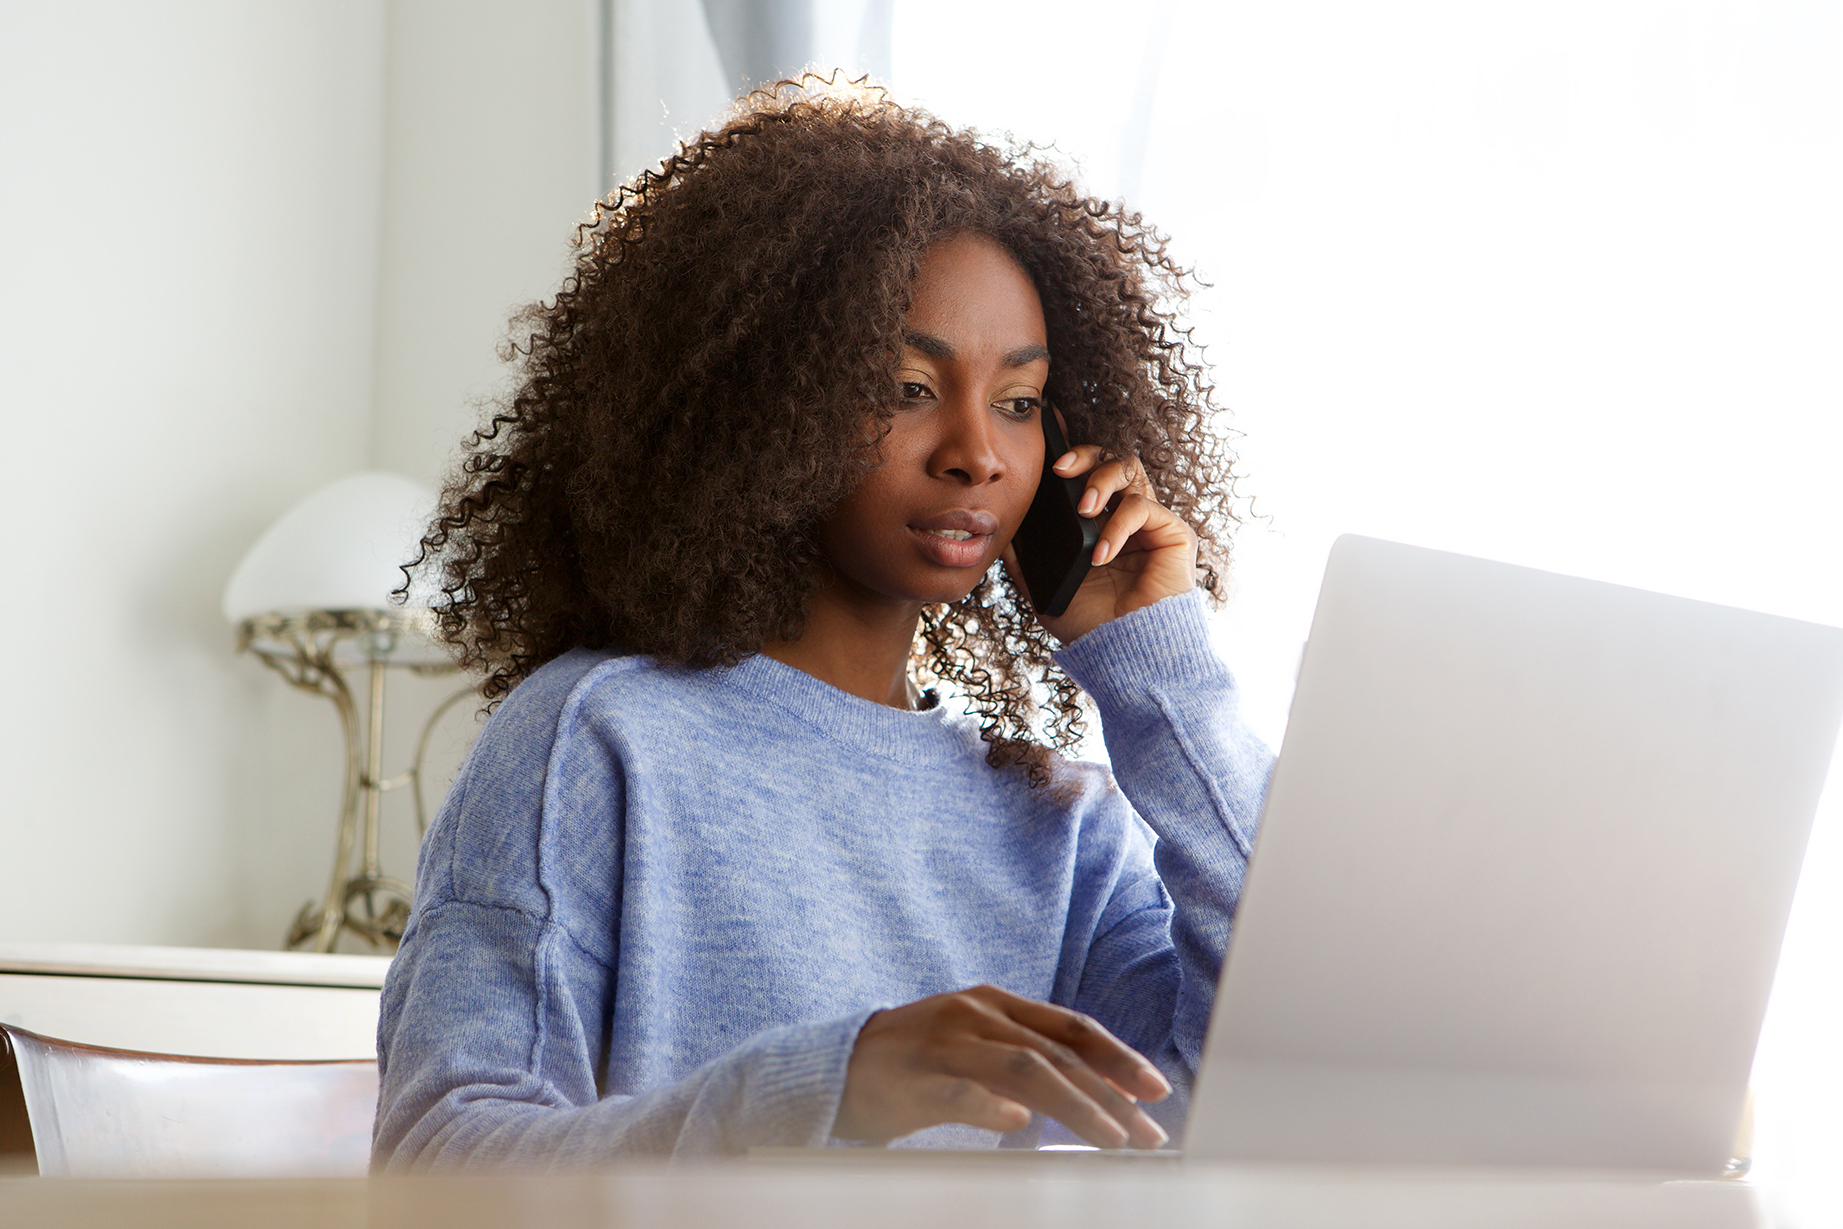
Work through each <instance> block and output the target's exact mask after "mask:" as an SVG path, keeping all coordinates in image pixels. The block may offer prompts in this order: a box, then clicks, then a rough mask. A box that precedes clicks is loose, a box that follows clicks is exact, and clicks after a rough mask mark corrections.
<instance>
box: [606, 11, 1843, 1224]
mask: <svg viewBox="0 0 1843 1229" xmlns="http://www.w3.org/2000/svg"><path fill="white" fill-rule="evenodd" d="M621 2H622V3H628V4H636V5H637V4H638V0H621ZM674 5H676V6H677V7H676V8H674ZM647 8H648V11H650V12H654V13H659V12H664V11H665V10H666V9H672V10H673V11H674V12H676V13H678V14H679V15H678V16H677V17H675V18H673V19H672V20H676V21H679V22H680V23H681V24H682V25H684V26H685V27H686V28H695V27H696V21H695V20H694V19H701V17H700V14H699V11H698V10H699V3H698V0H659V2H658V3H655V4H652V5H649V6H647ZM623 11H626V10H623ZM864 11H865V10H864V8H863V6H862V5H861V3H857V2H856V0H839V8H838V11H837V12H835V13H830V15H828V12H829V11H821V10H820V9H815V10H814V12H815V13H818V14H819V16H818V17H817V18H816V23H817V24H816V25H815V27H814V28H815V30H816V31H817V32H816V33H815V34H814V38H815V39H816V40H819V41H821V42H823V41H824V40H826V39H830V40H831V42H830V43H829V44H827V45H828V46H831V47H833V48H837V47H839V46H852V45H854V44H853V43H852V40H854V39H861V37H862V31H863V28H864V22H863V13H864ZM686 14H689V15H688V16H687V15H686ZM840 14H842V16H841V15H840ZM854 23H855V24H854ZM658 28H661V29H663V28H664V27H663V26H660V27H658ZM706 29H707V27H706ZM893 30H894V35H893V43H892V48H893V50H892V58H891V61H890V73H889V75H890V79H891V82H892V84H893V85H894V87H895V89H896V91H897V93H898V95H899V96H901V97H903V98H905V99H907V100H911V101H918V102H921V103H924V104H926V105H928V106H930V107H932V108H933V109H935V110H936V111H937V112H939V113H940V114H941V115H943V116H944V117H946V118H948V119H950V120H954V121H957V122H962V123H968V124H972V125H974V126H977V127H980V128H983V129H986V130H989V131H1010V132H1013V133H1015V134H1016V135H1018V136H1019V137H1023V138H1028V139H1032V140H1036V141H1039V142H1054V143H1055V145H1056V147H1057V148H1058V150H1060V151H1061V152H1062V153H1063V154H1064V155H1066V156H1067V157H1068V158H1070V159H1071V160H1072V161H1073V162H1074V163H1075V164H1076V165H1077V166H1078V168H1079V170H1080V172H1081V173H1082V175H1083V177H1084V178H1085V180H1086V182H1087V184H1088V185H1089V187H1090V188H1091V189H1092V190H1094V191H1096V192H1097V193H1100V194H1102V195H1107V196H1116V197H1120V196H1123V197H1124V198H1125V199H1126V200H1127V201H1128V202H1129V203H1130V204H1131V205H1132V206H1134V207H1135V208H1140V209H1143V210H1144V211H1145V213H1146V214H1147V215H1148V216H1149V217H1150V218H1152V219H1153V220H1154V221H1156V222H1157V223H1158V224H1159V225H1160V226H1161V227H1163V228H1164V229H1166V230H1167V231H1168V232H1169V233H1170V234H1171V235H1172V236H1173V239H1174V245H1175V247H1176V249H1177V250H1178V251H1179V252H1180V254H1182V255H1184V256H1185V257H1187V258H1188V259H1189V260H1190V261H1192V262H1193V263H1194V264H1195V265H1196V266H1197V268H1198V269H1199V271H1200V272H1201V273H1202V274H1203V276H1204V277H1205V278H1206V279H1207V280H1208V281H1209V282H1210V283H1211V288H1210V289H1208V290H1206V291H1204V292H1203V293H1202V294H1200V295H1199V297H1198V298H1197V300H1196V302H1195V305H1194V306H1195V317H1196V321H1197V324H1198V336H1199V337H1200V338H1201V339H1202V340H1204V341H1206V342H1207V343H1208V345H1209V357H1210V358H1211V359H1212V360H1213V362H1214V364H1215V369H1216V374H1217V377H1218V380H1219V384H1220V388H1221V395H1222V400H1223V402H1224V403H1225V404H1226V405H1227V406H1228V407H1229V409H1230V411H1231V415H1232V416H1231V418H1230V420H1229V423H1230V425H1231V426H1232V428H1233V429H1234V430H1236V431H1238V432H1240V433H1241V434H1240V437H1239V439H1238V441H1237V445H1238V448H1239V451H1240V454H1241V457H1242V473H1243V488H1242V489H1243V492H1244V493H1245V494H1246V495H1247V496H1249V497H1251V499H1252V503H1251V504H1250V505H1248V507H1247V508H1246V509H1245V511H1247V512H1248V513H1249V515H1250V517H1251V519H1250V520H1249V522H1248V523H1247V524H1246V525H1245V527H1244V528H1243V531H1242V532H1241V534H1240V537H1239V539H1238V542H1237V556H1236V564H1235V569H1234V582H1235V597H1234V600H1233V602H1232V604H1231V606H1230V608H1229V610H1228V611H1227V613H1226V614H1225V616H1224V617H1223V618H1222V620H1221V624H1220V635H1221V640H1222V646H1223V651H1224V654H1225V656H1226V657H1227V658H1228V660H1229V661H1230V662H1231V663H1232V664H1233V665H1234V666H1235V667H1236V669H1237V671H1238V673H1239V675H1240V677H1241V678H1242V680H1243V683H1244V687H1245V689H1246V692H1247V697H1248V703H1249V709H1250V713H1251V715H1252V717H1253V719H1254V721H1255V723H1256V725H1257V726H1258V727H1259V728H1261V730H1262V731H1263V732H1264V733H1266V734H1267V735H1268V736H1269V737H1270V738H1272V739H1274V740H1276V741H1277V740H1278V738H1279V735H1280V733H1281V732H1282V730H1283V727H1284V722H1285V712H1286V705H1287V701H1288V699H1289V696H1290V686H1291V674H1292V669H1293V666H1294V663H1295V661H1296V659H1297V654H1298V649H1299V645H1300V642H1301V641H1302V640H1303V638H1304V636H1305V633H1306V630H1307V625H1308V622H1309V618H1310V615H1311V610H1312V605H1313V601H1314V598H1315V593H1316V585H1317V581H1318V576H1319V572H1320V569H1321V568H1322V566H1323V561H1324V557H1325V553H1326V551H1327V549H1328V548H1329V545H1330V542H1331V540H1332V538H1333V537H1335V536H1336V535H1337V534H1338V533H1342V532H1362V533H1369V534H1374V535H1377V536H1381V537H1388V538H1395V539H1399V540H1405V541H1410V542H1417V543H1421V544H1425V545H1429V546H1436V547H1441V548H1446V549H1452V550H1459V551H1464V552H1467V553H1472V554H1479V555H1485V556H1490V557H1494V558H1500V559H1506V560H1510V561H1513V562H1519V563H1526V564H1531V565H1534V566H1538V567H1545V568H1550V569H1553V570H1557V571H1562V572H1569V573H1574V574H1578V575H1585V576H1592V577H1597V578H1601V579H1606V580H1612V581H1617V582H1621V583H1625V584H1632V585H1637V586H1641V587H1645V588H1651V589H1658V590H1663V591H1666V592H1673V593H1680V594H1686V595H1689V596H1693V597H1699V598H1705V599H1708V600H1712V601H1718V602H1725V603H1730V604H1734V605H1740V606H1747V607H1752V608H1754V609H1759V610H1767V611H1773V612H1776V613H1781V614H1786V615H1792V616H1796V617H1800V618H1805V619H1811V620H1815V621H1819V622H1824V623H1831V624H1843V549H1840V545H1843V481H1838V480H1837V478H1836V477H1835V475H1834V470H1835V468H1836V458H1837V455H1838V453H1839V446H1840V445H1843V415H1840V414H1839V410H1840V409H1843V364H1839V363H1838V362H1837V359H1836V353H1837V338H1838V337H1839V336H1840V335H1843V327H1840V326H1843V293H1840V292H1839V290H1838V287H1840V286H1843V237H1840V235H1839V229H1838V227H1837V225H1836V219H1837V218H1839V217H1843V156H1840V155H1843V74H1839V73H1837V72H1836V71H1835V65H1836V64H1837V63H1838V61H1839V52H1843V30H1840V27H1839V10H1838V9H1837V8H1836V7H1835V6H1833V5H1830V4H1827V3H1822V2H1817V0H1808V2H1804V3H1799V2H1793V0H1781V2H1776V3H1775V2H1760V0H1704V2H1702V3H1698V4H1695V5H1679V4H1670V3H1665V2H1663V0H1593V2H1591V3H1589V2H1584V0H1555V2H1553V3H1549V4H1544V5H1522V6H1516V5H1479V4H1475V3H1468V2H1464V0H1446V2H1439V0H1403V2H1402V3H1399V4H1391V5H1374V4H1367V3H1362V2H1361V0H1343V2H1333V0H1298V2H1295V3H1288V4H1253V3H1229V4H1223V3H1214V2H1210V0H1145V2H1143V3H1139V4H1135V5H1121V4H1117V3H1109V4H1101V3H1095V2H1093V0H1061V2H1060V3H1058V4H1056V5H1055V6H1048V5H1044V4H1040V3H1029V2H1025V0H894V9H893ZM706 37H707V35H706ZM618 45H619V42H618V40H617V46H618ZM629 53H631V54H632V55H636V56H639V57H641V59H642V60H645V59H646V57H648V56H649V55H651V54H652V53H651V52H649V51H648V50H647V45H636V46H635V47H630V49H629V52H626V53H623V55H624V56H625V55H627V54H629ZM698 54H701V55H704V56H706V57H707V61H706V62H705V68H708V70H709V71H708V72H705V69H704V68H696V66H695V65H694V66H693V68H694V71H693V72H692V74H691V75H692V77H697V76H698V74H699V73H702V74H703V76H702V77H699V78H698V79H699V80H702V81H705V82H706V83H707V84H709V87H710V90H711V91H715V94H714V95H710V96H712V97H714V98H715V101H713V102H707V103H699V104H698V105H695V106H690V107H686V108H682V109H675V110H673V112H672V114H673V117H674V119H675V121H676V122H677V123H678V126H679V127H680V128H681V129H682V130H684V131H690V130H692V129H695V128H696V127H697V126H698V125H699V124H701V123H702V122H703V121H704V119H705V118H706V117H707V116H708V114H709V113H710V112H712V111H714V110H716V109H717V108H718V107H720V106H721V104H722V101H723V93H724V89H725V86H724V78H723V77H722V76H721V72H720V68H719V67H718V63H719V62H718V59H717V57H716V56H715V54H714V52H710V51H704V52H700V53H698ZM693 58H694V59H695V58H696V57H695V56H694V57H693ZM813 58H815V59H818V60H821V61H825V60H827V59H828V58H831V59H834V60H835V61H836V62H845V57H844V56H843V55H842V54H839V53H837V52H823V53H822V52H821V51H819V50H816V51H815V53H814V57H813ZM628 62H629V61H628V60H627V59H625V58H623V59H622V60H621V64H622V65H626V64H628ZM649 63H650V65H651V66H650V67H647V66H646V65H643V68H644V70H645V71H660V70H659V63H660V62H659V61H657V59H656V57H655V59H654V60H653V61H650V62H649ZM689 79H690V78H685V77H682V76H681V77H672V76H671V74H669V73H668V74H664V75H662V76H661V77H660V78H659V80H660V81H661V82H662V84H660V85H658V86H657V87H655V86H654V85H650V84H649V85H647V86H646V88H645V90H642V91H641V94H642V95H644V96H645V97H648V98H651V99H652V100H653V101H651V102H648V103H647V104H646V106H644V107H642V108H641V111H640V112H637V113H636V114H642V118H645V117H646V116H649V115H650V116H651V117H653V118H652V121H651V122H653V123H654V124H655V133H654V135H657V132H658V128H657V116H658V113H659V109H660V105H661V104H660V103H659V101H658V99H659V98H662V97H666V96H668V95H669V93H670V90H671V89H674V88H680V87H682V86H684V84H685V82H686V81H687V80H689ZM622 89H623V91H626V89H627V86H625V85H623V86H622ZM648 91H650V93H648ZM707 94H708V91H707ZM627 96H628V95H627V93H626V92H623V94H622V97H623V98H626V97H627ZM674 97H676V96H674ZM672 106H673V107H674V108H679V104H678V103H676V102H675V103H673V104H672ZM648 107H650V108H651V110H650V111H648V110H647V108H648ZM700 108H701V109H700ZM637 122H638V121H636V123H637ZM622 131H626V130H625V129H623V130H622ZM663 152H664V149H663V148H660V149H658V151H657V152H655V153H653V154H652V155H651V157H657V156H658V154H659V153H663ZM1838 793H1839V791H1838V790H1835V789H1833V790H1832V791H1831V796H1830V797H1828V798H1827V799H1826V801H1825V803H1824V805H1823V807H1822V809H1821V810H1820V815H1819V820H1818V826H1817V830H1816V833H1815V836H1814V838H1813V842H1812V846H1811V852H1810V856H1809V858H1808V860H1807V865H1806V872H1805V876H1804V880H1803V882H1802V885H1801V888H1800V895H1799V899H1798V903H1797V906H1796V910H1795V914H1794V918H1793V923H1792V929H1791V933H1790V937H1789V938H1788V941H1787V946H1786V951H1785V955H1784V959H1783V961H1782V964H1781V970H1780V977H1779V981H1778V983H1777V986H1776V988H1775V997H1774V1003H1773V1007H1772V1010H1771V1013H1770V1015H1769V1019H1768V1023H1767V1028H1766V1034H1765V1038H1764V1040H1763V1042H1762V1046H1761V1051H1760V1056H1759V1060H1758V1063H1757V1066H1756V1076H1755V1083H1756V1087H1757V1089H1758V1092H1759V1097H1760V1105H1759V1113H1760V1118H1759V1140H1758V1149H1757V1151H1758V1156H1759V1166H1760V1171H1761V1173H1762V1176H1763V1177H1771V1178H1774V1179H1775V1180H1776V1181H1777V1182H1778V1183H1779V1184H1780V1187H1781V1189H1782V1190H1786V1191H1791V1192H1796V1190H1797V1189H1798V1187H1799V1183H1800V1182H1801V1180H1803V1179H1804V1178H1814V1177H1815V1176H1816V1175H1818V1174H1821V1173H1825V1172H1826V1171H1827V1169H1828V1168H1829V1167H1830V1166H1831V1164H1832V1163H1833V1161H1834V1158H1835V1157H1837V1156H1840V1155H1843V1128H1839V1126H1838V1125H1837V1124H1838V1123H1839V1122H1843V1112H1840V1111H1843V1046H1839V1044H1838V1043H1837V1042H1836V1040H1835V1039H1836V1038H1838V1037H1843V805H1839V804H1840V803H1843V798H1839V797H1838V796H1837V795H1838ZM1735 839H1736V840H1737V841H1742V840H1746V839H1747V834H1746V832H1745V831H1739V832H1736V833H1735ZM1710 907H1711V908H1714V909H1719V908H1721V902H1720V901H1719V900H1712V901H1711V902H1710ZM1793 1197H1795V1195H1794V1196H1793Z"/></svg>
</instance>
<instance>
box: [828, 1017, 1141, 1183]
mask: <svg viewBox="0 0 1843 1229" xmlns="http://www.w3.org/2000/svg"><path fill="white" fill-rule="evenodd" d="M1170 1091H1171V1086H1170V1085H1169V1084H1168V1083H1166V1081H1165V1077H1164V1076H1162V1075H1160V1074H1159V1071H1158V1068H1156V1067H1154V1066H1153V1065H1152V1064H1151V1063H1149V1062H1147V1061H1146V1060H1145V1059H1143V1058H1141V1057H1140V1056H1139V1055H1138V1054H1136V1053H1134V1052H1133V1050H1132V1049H1131V1048H1130V1047H1129V1046H1127V1045H1126V1044H1125V1043H1124V1042H1122V1041H1120V1040H1119V1039H1118V1038H1116V1037H1115V1036H1114V1035H1113V1034H1112V1033H1110V1032H1108V1031H1107V1030H1106V1029H1105V1028H1103V1027H1101V1026H1100V1025H1099V1024H1097V1023H1096V1022H1095V1021H1093V1020H1091V1019H1089V1018H1088V1017H1087V1016H1084V1015H1081V1014H1080V1013H1079V1012H1073V1011H1069V1010H1068V1009H1067V1008H1063V1007H1057V1006H1054V1005H1052V1004H1049V1003H1039V1002H1036V1001H1034V1000H1032V999H1026V998H1021V997H1019V996H1018V995H1015V994H1011V993H1009V992H1008V991H1005V990H1000V989H998V988H997V987H995V986H975V987H974V988H972V989H970V990H960V991H956V992H954V993H952V994H937V995H935V996H933V997H932V998H926V999H921V1000H919V1001H917V1002H914V1003H910V1004H908V1005H906V1006H903V1007H892V1008H890V1009H889V1010H887V1011H880V1012H877V1013H876V1014H875V1015H873V1016H871V1017H870V1020H869V1021H868V1022H867V1023H866V1024H865V1025H864V1028H863V1030H862V1031H861V1032H859V1034H858V1040H857V1047H856V1048H855V1049H854V1050H853V1051H852V1052H851V1065H850V1067H849V1068H848V1070H847V1073H846V1077H845V1094H844V1096H843V1098H841V1100H840V1102H839V1107H838V1115H837V1118H836V1119H835V1121H834V1123H833V1127H832V1134H833V1135H834V1136H836V1137H838V1138H839V1139H860V1140H868V1141H871V1142H876V1143H883V1142H887V1141H889V1140H892V1139H896V1138H898V1137H900V1136H903V1135H908V1134H910V1133H911V1132H914V1131H919V1130H922V1129H923V1128H925V1127H931V1126H937V1125H939V1124H941V1123H944V1122H963V1123H967V1124H969V1125H971V1126H975V1127H983V1128H985V1129H986V1130H989V1131H1000V1132H1005V1131H1018V1130H1022V1129H1023V1128H1024V1127H1025V1126H1027V1125H1029V1123H1030V1115H1031V1113H1032V1112H1033V1111H1034V1112H1036V1113H1040V1114H1045V1115H1047V1116H1049V1117H1051V1118H1054V1119H1055V1120H1056V1121H1058V1122H1060V1123H1062V1124H1063V1125H1064V1126H1066V1127H1068V1128H1069V1129H1070V1130H1072V1131H1074V1132H1075V1133H1076V1134H1078V1135H1080V1136H1081V1137H1082V1138H1083V1139H1085V1140H1087V1141H1088V1142H1089V1143H1091V1144H1094V1145H1095V1146H1097V1147H1101V1148H1157V1147H1159V1146H1160V1145H1161V1144H1163V1143H1164V1142H1165V1132H1164V1130H1163V1129H1162V1128H1161V1127H1160V1126H1159V1125H1158V1124H1157V1123H1156V1122H1153V1121H1152V1120H1151V1119H1150V1118H1148V1117H1147V1116H1146V1114H1145V1112H1144V1111H1143V1110H1141V1109H1140V1108H1139V1106H1138V1104H1137V1102H1139V1101H1157V1100H1160V1099H1162V1098H1163V1097H1164V1096H1165V1095H1166V1094H1167V1093H1169V1092H1170Z"/></svg>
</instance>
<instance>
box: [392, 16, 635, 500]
mask: <svg viewBox="0 0 1843 1229" xmlns="http://www.w3.org/2000/svg"><path fill="white" fill-rule="evenodd" d="M594 11H595V10H594V4H593V0H520V2H519V3H516V4H509V3H505V2H504V0H391V2H390V3H389V5H388V12H389V38H388V48H389V50H388V63H387V68H386V72H385V80H386V83H387V84H386V90H387V104H386V128H385V176H384V198H383V263H382V267H381V270H380V280H379V288H378V364H377V373H376V384H375V397H376V405H377V415H376V418H375V420H374V434H373V437H372V456H373V458H374V461H375V463H376V464H377V465H378V467H379V468H382V469H390V470H396V471H398V472H401V473H404V474H408V475H409V476H410V477H412V478H416V479H418V480H419V481H423V482H427V483H429V484H431V485H434V484H435V483H436V482H437V481H438V480H439V478H440V476H441V474H442V472H443V471H444V470H445V468H446V466H447V464H448V461H449V459H450V456H451V454H452V452H453V449H454V446H455V444H456V442H457V441H458V440H459V439H460V437H461V435H462V433H463V432H464V431H465V430H466V429H467V428H469V427H471V426H472V425H473V422H474V406H475V404H476V403H477V402H478V401H479V400H480V399H481V398H483V397H487V396H490V395H492V394H494V393H496V392H498V391H500V390H501V389H503V388H504V386H505V375H506V368H505V366H504V364H502V363H500V362H499V360H498V358H497V357H496V349H497V346H498V344H499V343H500V342H501V341H502V340H503V339H504V338H505V337H506V336H507V328H506V324H507V320H508V318H509V317H510V316H511V314H512V313H513V311H515V310H516V309H517V308H519V307H521V306H523V305H524V304H526V303H528V302H531V301H532V300H534V299H538V298H542V297H545V296H547V295H550V294H552V293H554V292H555V290H556V288H557V284H558V283H559V282H560V281H561V280H562V278H563V274H564V272H565V271H566V269H567V267H568V262H569V256H570V251H571V245H570V241H571V237H572V232H573V229H574V227H575V224H576V223H577V222H578V221H580V220H582V219H583V218H584V217H586V216H587V215H588V212H589V207H590V205H591V204H593V202H594V200H595V198H596V196H597V188H596V177H597V174H598V171H599V163H600V158H599V155H598V150H597V147H596V143H597V141H598V140H599V138H600V130H599V127H598V125H597V124H596V122H595V103H596V97H597V89H596V76H595V66H596V58H597V48H596V46H595V31H596V24H595V20H594Z"/></svg>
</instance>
